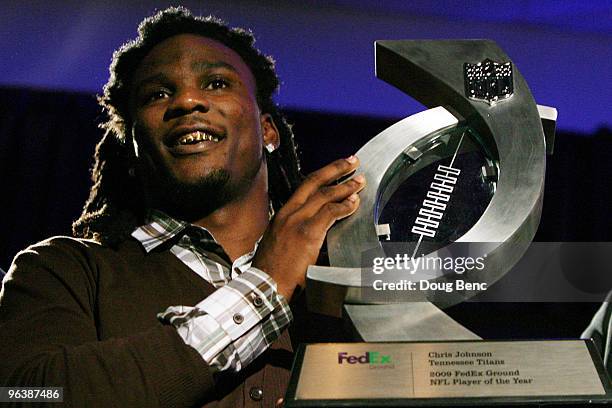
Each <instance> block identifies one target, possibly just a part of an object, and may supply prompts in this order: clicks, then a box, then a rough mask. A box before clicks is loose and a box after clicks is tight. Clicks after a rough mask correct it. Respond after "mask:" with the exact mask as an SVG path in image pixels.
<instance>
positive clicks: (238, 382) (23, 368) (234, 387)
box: [0, 237, 292, 408]
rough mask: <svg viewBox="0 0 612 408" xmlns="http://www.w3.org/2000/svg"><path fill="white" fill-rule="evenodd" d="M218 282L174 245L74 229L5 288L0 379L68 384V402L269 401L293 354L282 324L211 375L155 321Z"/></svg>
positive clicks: (14, 269)
mask: <svg viewBox="0 0 612 408" xmlns="http://www.w3.org/2000/svg"><path fill="white" fill-rule="evenodd" d="M213 290H214V289H213V287H212V286H211V285H210V284H208V283H207V282H206V281H204V280H203V279H202V278H200V277H199V276H197V275H196V274H195V273H194V272H193V271H191V270H190V269H189V268H188V267H187V266H185V265H184V264H183V263H182V262H181V261H180V260H178V259H177V258H176V257H175V256H174V255H173V254H172V253H170V252H169V251H167V250H164V251H153V252H152V253H149V254H146V253H145V252H144V250H143V249H142V247H141V246H140V244H139V243H138V242H136V241H132V240H130V241H126V242H124V243H123V244H122V245H121V246H120V247H119V248H117V249H111V248H107V247H103V246H101V245H99V244H97V243H94V242H91V241H85V240H77V239H73V238H68V237H56V238H52V239H50V240H47V241H44V242H42V243H39V244H37V245H35V246H32V247H30V248H28V249H27V250H25V251H23V252H21V253H19V254H18V255H17V257H16V258H15V260H14V262H13V265H12V266H11V269H10V270H9V273H8V275H7V279H6V281H5V283H4V286H3V289H2V293H1V296H0V386H43V385H44V386H59V387H64V404H63V406H64V407H105V408H106V407H197V406H201V405H206V406H208V404H210V406H221V407H240V406H246V407H260V406H265V407H273V406H274V405H275V402H276V401H277V400H278V398H280V397H282V396H283V394H284V392H285V388H286V385H287V381H288V376H289V369H290V364H291V360H292V354H291V344H290V341H289V336H288V334H287V332H286V331H285V332H284V333H283V335H282V336H281V337H280V338H279V339H278V340H277V341H276V343H275V344H274V345H273V346H272V347H271V349H269V350H268V351H266V352H265V353H264V354H262V355H261V356H260V357H259V358H258V359H257V360H256V361H255V362H253V363H252V364H251V365H249V366H248V367H247V368H245V369H243V371H242V372H241V373H239V374H225V373H224V374H222V375H220V376H216V377H213V375H212V374H211V371H210V369H209V367H208V366H207V365H206V363H205V362H204V360H203V359H202V357H201V356H200V355H199V354H198V353H197V352H196V351H195V349H193V348H192V347H190V346H188V345H186V344H185V343H184V342H183V340H182V339H181V338H180V337H179V335H178V334H177V332H176V329H175V328H174V327H171V326H165V325H162V324H161V323H160V322H159V321H158V320H157V319H156V314H157V313H159V312H161V311H164V310H165V309H166V308H167V307H168V306H172V305H187V306H190V305H191V306H192V305H195V304H196V303H198V302H199V301H201V300H202V299H203V298H204V297H206V296H208V295H209V294H210V293H211V292H212V291H213ZM254 387H255V388H261V389H263V398H262V399H261V400H259V401H256V400H254V399H253V398H251V397H250V394H251V392H250V391H251V390H252V389H253V388H254ZM253 391H254V390H253ZM253 394H256V393H253Z"/></svg>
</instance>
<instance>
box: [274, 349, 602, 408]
mask: <svg viewBox="0 0 612 408" xmlns="http://www.w3.org/2000/svg"><path fill="white" fill-rule="evenodd" d="M611 403H612V386H611V384H610V378H609V377H608V375H607V373H606V371H605V370H604V368H603V364H602V362H601V358H600V357H599V355H598V354H597V351H596V350H595V348H594V346H593V344H592V342H590V341H587V340H534V341H523V340H520V341H505V340H504V341H452V342H451V341H445V342H414V343H403V342H402V343H389V342H386V343H322V344H308V345H301V346H300V348H299V350H298V353H297V356H296V359H295V362H294V367H293V372H292V377H291V381H290V384H289V388H288V390H287V395H286V396H285V406H286V407H425V406H427V407H449V406H458V407H460V406H477V407H489V406H490V407H500V406H542V405H546V406H547V407H549V406H566V407H567V406H584V405H591V404H592V405H599V404H602V405H603V404H607V405H610V404H611Z"/></svg>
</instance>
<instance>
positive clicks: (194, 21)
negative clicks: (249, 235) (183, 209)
mask: <svg viewBox="0 0 612 408" xmlns="http://www.w3.org/2000/svg"><path fill="white" fill-rule="evenodd" d="M179 34H196V35H201V36H203V37H207V38H210V39H212V40H215V41H218V42H220V43H222V44H223V45H225V46H227V47H229V48H231V49H232V50H233V51H234V52H236V53H237V54H238V55H239V56H240V57H241V58H242V60H243V61H244V62H245V63H246V65H247V66H248V67H249V68H250V70H251V73H252V74H253V76H254V78H255V83H256V98H257V104H258V106H259V108H260V110H261V112H262V113H267V114H269V115H271V117H272V119H273V120H274V123H275V124H276V127H277V128H278V131H279V134H280V147H279V148H278V149H277V150H275V151H274V152H273V153H268V152H267V151H266V153H265V154H266V160H267V165H268V185H269V186H270V187H269V189H270V192H269V194H270V199H271V202H272V206H273V208H274V209H275V210H278V209H279V208H280V207H281V206H282V205H283V204H284V203H285V202H286V201H287V199H288V198H289V196H290V195H291V193H292V192H293V191H294V190H295V189H296V188H297V186H298V185H299V184H300V183H301V181H302V180H303V176H302V174H301V173H300V164H299V159H298V156H297V151H296V145H295V143H294V138H293V132H292V130H291V126H290V125H288V123H287V121H286V120H285V117H284V116H283V114H282V113H281V112H280V110H279V108H278V106H277V105H276V104H275V103H274V101H273V99H272V96H273V94H274V93H275V92H276V90H277V88H278V85H279V80H278V77H277V76H276V72H275V71H274V60H273V59H272V58H271V57H269V56H266V55H264V54H262V53H261V52H260V51H259V50H258V49H257V48H255V47H254V43H255V38H254V37H253V35H252V34H251V32H249V31H246V30H244V29H241V28H229V27H228V26H227V25H226V24H225V23H224V22H223V21H221V20H219V19H217V18H214V17H212V16H209V17H199V16H194V15H192V14H191V12H190V11H189V10H188V9H186V8H184V7H171V8H168V9H166V10H163V11H159V12H158V13H156V14H155V15H153V16H151V17H147V18H145V19H144V20H143V21H142V22H141V23H140V25H139V26H138V37H137V38H136V39H134V40H132V41H130V42H127V43H126V44H124V45H123V46H121V47H120V48H119V49H118V50H116V51H115V52H114V54H113V59H112V62H111V65H110V69H109V70H110V77H109V80H108V82H107V83H106V85H105V86H104V93H103V95H102V96H99V97H98V103H99V104H100V106H101V107H102V108H103V110H104V111H105V113H106V115H107V120H106V122H104V123H102V124H101V125H100V127H101V128H102V129H104V130H105V133H104V136H103V137H102V139H101V140H100V142H99V143H98V144H97V146H96V150H95V154H94V160H95V161H94V165H93V169H92V177H91V179H92V182H93V185H92V187H91V190H90V192H89V198H88V199H87V201H86V202H85V206H84V207H83V212H82V214H81V216H80V217H79V219H77V220H76V221H75V222H74V223H73V224H72V231H73V234H74V236H75V237H82V238H89V239H94V240H96V241H98V242H101V243H104V244H106V245H110V246H114V245H117V244H118V243H119V242H121V241H122V240H124V239H125V238H127V237H128V236H129V234H131V232H132V231H133V230H134V229H135V228H136V227H137V226H138V225H140V224H142V223H143V221H144V217H145V213H146V208H145V203H144V199H143V197H144V189H143V186H142V184H141V182H140V180H139V178H138V177H134V165H135V162H136V157H135V153H134V148H133V144H132V135H131V127H132V118H131V117H130V115H129V109H128V103H129V100H128V98H129V94H130V86H131V82H132V77H133V75H134V72H135V70H136V68H137V67H138V64H139V63H140V61H142V59H143V58H144V57H145V56H146V55H147V54H148V53H149V52H150V51H151V49H152V48H153V47H154V46H156V45H157V44H159V43H160V42H162V41H164V40H166V39H168V38H170V37H173V36H175V35H179Z"/></svg>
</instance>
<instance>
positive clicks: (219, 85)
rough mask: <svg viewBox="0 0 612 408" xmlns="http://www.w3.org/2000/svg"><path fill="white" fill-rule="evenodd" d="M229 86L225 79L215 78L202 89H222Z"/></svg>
mask: <svg viewBox="0 0 612 408" xmlns="http://www.w3.org/2000/svg"><path fill="white" fill-rule="evenodd" d="M228 86H229V83H228V82H227V81H226V80H225V79H220V78H216V79H213V80H211V81H209V82H207V83H206V86H205V88H204V89H213V90H214V89H224V88H227V87H228Z"/></svg>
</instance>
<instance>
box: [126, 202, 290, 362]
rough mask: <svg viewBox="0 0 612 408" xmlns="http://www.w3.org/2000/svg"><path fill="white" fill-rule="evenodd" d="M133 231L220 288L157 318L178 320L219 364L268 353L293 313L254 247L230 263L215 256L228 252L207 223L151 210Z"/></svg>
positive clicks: (147, 245) (184, 333) (188, 337)
mask: <svg viewBox="0 0 612 408" xmlns="http://www.w3.org/2000/svg"><path fill="white" fill-rule="evenodd" d="M132 236H133V237H134V238H136V239H137V240H138V241H140V243H141V244H142V246H143V247H144V249H145V251H147V252H151V251H153V250H155V249H156V248H158V247H159V246H160V245H161V244H163V243H168V245H169V244H173V245H172V247H171V248H170V251H171V252H172V253H173V254H174V255H176V257H178V258H179V259H180V260H181V261H182V262H183V263H184V264H185V265H187V266H188V267H189V268H190V269H192V270H193V271H194V272H195V273H197V274H198V275H199V276H201V277H202V278H204V279H205V280H206V281H208V282H210V283H211V284H212V285H213V286H214V287H216V288H217V290H216V291H215V292H214V293H213V294H212V295H210V296H209V297H207V298H205V299H204V300H202V301H201V302H200V303H198V304H197V305H195V306H171V307H169V308H168V309H167V310H166V311H164V312H163V313H160V314H158V316H157V317H158V319H160V320H161V321H163V322H167V323H171V324H172V325H174V326H175V327H176V328H177V330H178V333H179V335H180V336H181V337H182V338H183V340H184V341H185V343H186V344H189V345H190V346H192V347H193V348H195V349H196V350H197V351H198V352H199V353H200V355H202V358H204V360H205V361H206V362H207V363H208V364H209V365H210V366H211V367H213V368H215V369H217V370H228V369H231V370H234V371H240V370H241V369H242V368H243V367H245V366H247V365H248V364H249V363H250V362H251V361H253V360H254V359H255V358H256V357H257V356H259V355H260V354H261V353H263V352H264V351H265V350H266V349H267V348H268V347H269V346H270V344H272V342H273V341H274V340H276V339H277V338H278V337H279V336H280V334H281V332H282V331H283V329H284V328H285V327H286V326H287V325H288V324H289V323H290V322H291V320H292V319H293V317H292V314H291V310H290V309H289V305H288V304H287V302H286V301H285V299H284V298H283V297H282V296H281V295H279V294H278V293H277V292H276V283H275V282H274V281H273V280H272V278H270V277H269V276H268V275H267V274H266V273H264V272H263V271H261V270H259V269H257V268H253V267H251V262H252V259H253V256H254V254H255V251H256V250H257V244H255V248H254V249H253V251H251V252H249V253H247V254H245V255H242V256H241V257H239V258H238V259H236V260H235V261H234V262H233V264H232V265H231V268H230V267H228V265H229V262H227V264H223V263H220V262H217V261H215V260H213V259H211V255H212V254H213V253H214V254H215V255H217V256H216V257H214V258H221V259H227V255H226V254H225V252H224V251H223V249H222V248H221V246H220V245H219V244H218V243H217V241H216V240H215V239H214V237H213V236H212V234H211V233H210V232H209V231H207V230H206V229H205V228H202V227H198V226H194V225H191V224H189V223H186V222H183V221H178V220H175V219H173V218H172V217H169V216H167V215H166V214H163V213H161V212H159V211H151V212H150V214H149V223H147V224H145V225H142V226H140V227H138V228H137V229H136V230H135V231H134V232H133V233H132Z"/></svg>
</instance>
